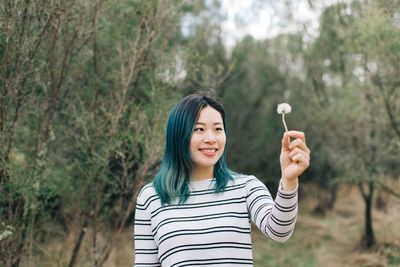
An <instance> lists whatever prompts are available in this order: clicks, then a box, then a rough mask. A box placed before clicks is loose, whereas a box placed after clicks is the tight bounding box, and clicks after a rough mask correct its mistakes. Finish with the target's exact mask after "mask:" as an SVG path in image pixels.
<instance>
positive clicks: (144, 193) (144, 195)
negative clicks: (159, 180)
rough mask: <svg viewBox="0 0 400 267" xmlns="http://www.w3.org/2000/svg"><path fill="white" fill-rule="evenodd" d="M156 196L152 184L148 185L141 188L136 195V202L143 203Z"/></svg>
mask: <svg viewBox="0 0 400 267" xmlns="http://www.w3.org/2000/svg"><path fill="white" fill-rule="evenodd" d="M155 196H157V192H156V189H155V188H154V185H153V182H151V183H148V184H146V185H144V186H143V187H142V189H141V190H140V191H139V194H138V197H137V199H138V202H141V203H144V202H146V201H147V200H148V199H149V198H152V197H155Z"/></svg>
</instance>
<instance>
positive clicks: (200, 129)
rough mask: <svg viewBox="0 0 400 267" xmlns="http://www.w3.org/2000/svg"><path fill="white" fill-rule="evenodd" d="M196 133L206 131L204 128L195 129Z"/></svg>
mask: <svg viewBox="0 0 400 267" xmlns="http://www.w3.org/2000/svg"><path fill="white" fill-rule="evenodd" d="M194 131H195V132H199V131H201V132H202V131H204V129H203V128H202V127H197V128H194Z"/></svg>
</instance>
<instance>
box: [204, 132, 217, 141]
mask: <svg viewBox="0 0 400 267" xmlns="http://www.w3.org/2000/svg"><path fill="white" fill-rule="evenodd" d="M216 141H217V140H216V139H215V136H214V134H213V133H212V132H211V131H207V134H206V136H205V139H204V142H205V143H210V144H214V143H215V142H216Z"/></svg>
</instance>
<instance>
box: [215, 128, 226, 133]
mask: <svg viewBox="0 0 400 267" xmlns="http://www.w3.org/2000/svg"><path fill="white" fill-rule="evenodd" d="M215 130H217V131H218V132H219V131H223V130H224V129H222V128H221V127H217V128H216V129H215Z"/></svg>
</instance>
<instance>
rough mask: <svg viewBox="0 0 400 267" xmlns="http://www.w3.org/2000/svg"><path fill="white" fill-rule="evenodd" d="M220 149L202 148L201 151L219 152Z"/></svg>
mask: <svg viewBox="0 0 400 267" xmlns="http://www.w3.org/2000/svg"><path fill="white" fill-rule="evenodd" d="M217 150H218V149H216V148H214V149H200V151H202V152H205V153H215V152H217Z"/></svg>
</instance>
